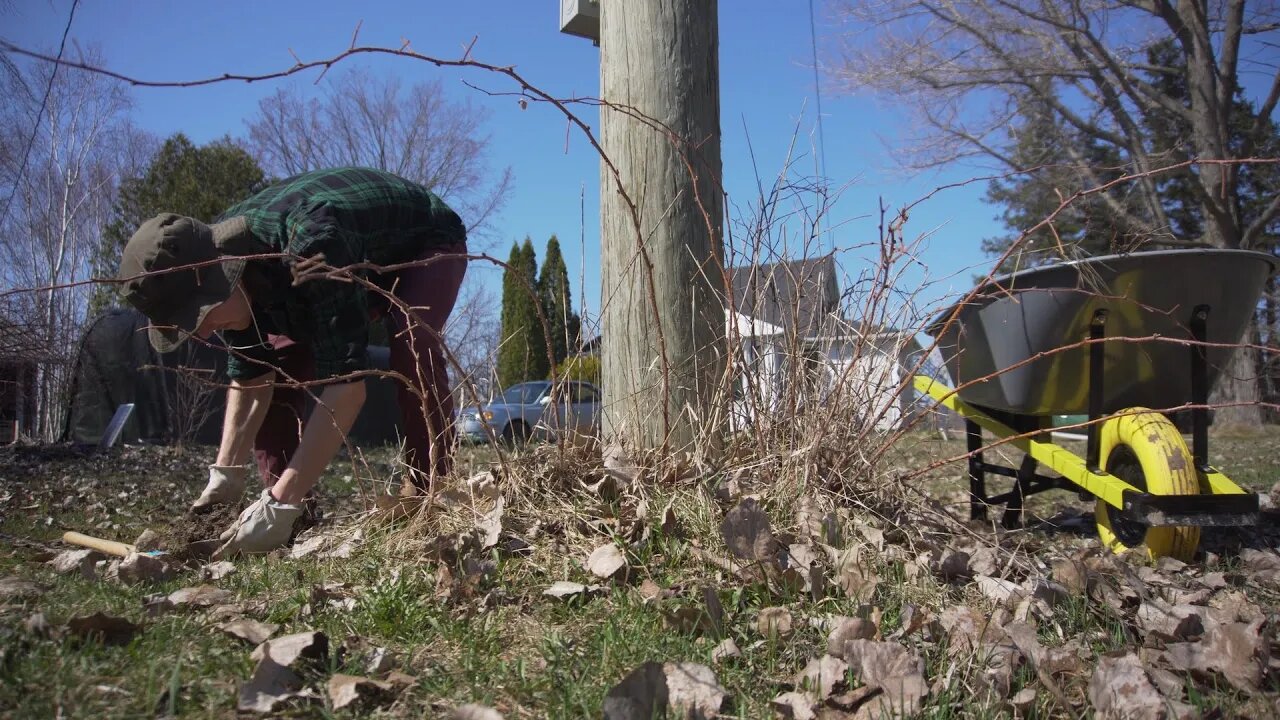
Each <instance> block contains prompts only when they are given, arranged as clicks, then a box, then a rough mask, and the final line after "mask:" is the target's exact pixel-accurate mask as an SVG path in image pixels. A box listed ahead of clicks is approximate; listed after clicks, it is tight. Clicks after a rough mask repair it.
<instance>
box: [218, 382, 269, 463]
mask: <svg viewBox="0 0 1280 720" xmlns="http://www.w3.org/2000/svg"><path fill="white" fill-rule="evenodd" d="M275 379H276V374H275V373H274V372H269V373H267V374H265V375H262V376H260V377H256V378H253V379H251V380H244V381H240V380H232V381H231V386H230V387H229V388H227V412H226V415H224V416H223V419H222V442H221V443H220V444H219V446H218V459H217V464H218V465H244V464H245V463H247V462H249V455H250V454H251V453H252V452H253V439H254V438H255V437H256V436H257V435H258V428H260V427H262V419H263V418H265V417H266V416H267V408H268V407H270V405H271V394H272V392H273V390H272V387H273V385H272V383H273V382H275Z"/></svg>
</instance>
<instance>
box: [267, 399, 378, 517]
mask: <svg viewBox="0 0 1280 720" xmlns="http://www.w3.org/2000/svg"><path fill="white" fill-rule="evenodd" d="M364 397H365V390H364V381H363V380H359V381H356V382H351V383H343V384H341V385H330V386H329V387H326V388H325V389H324V391H323V392H321V393H320V402H319V403H318V404H317V405H316V407H315V409H314V410H312V411H311V416H310V417H308V418H307V424H306V427H305V428H304V429H303V431H302V442H301V443H300V444H299V445H298V451H297V452H295V453H294V454H293V459H292V460H290V461H289V467H288V468H286V469H285V471H284V472H283V473H281V475H280V480H279V481H278V482H276V484H275V486H274V487H273V488H272V492H271V494H272V495H274V496H275V498H276V499H277V500H279V501H280V502H283V503H289V504H297V503H300V502H302V498H303V497H304V496H305V495H306V494H307V492H308V491H309V490H311V488H313V487H315V485H316V482H317V481H319V480H320V474H321V473H323V472H324V469H325V467H326V466H328V464H329V461H330V460H332V459H333V456H334V455H336V454H337V453H338V448H339V447H342V443H343V442H345V441H346V438H347V433H348V432H349V431H350V430H351V426H352V425H353V424H355V421H356V416H357V415H359V414H360V407H361V406H362V405H364Z"/></svg>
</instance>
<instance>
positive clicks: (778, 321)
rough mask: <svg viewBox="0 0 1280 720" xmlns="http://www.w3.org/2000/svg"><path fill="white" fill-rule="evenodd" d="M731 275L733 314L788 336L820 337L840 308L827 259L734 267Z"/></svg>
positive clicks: (831, 264) (832, 267) (830, 261)
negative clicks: (761, 322) (767, 325)
mask: <svg viewBox="0 0 1280 720" xmlns="http://www.w3.org/2000/svg"><path fill="white" fill-rule="evenodd" d="M730 273H731V277H732V282H733V307H734V310H736V311H737V312H738V313H740V314H742V315H745V316H747V317H750V318H754V319H756V320H761V321H764V322H766V323H768V324H770V325H773V326H776V327H779V328H781V329H782V330H783V331H784V332H787V333H796V334H797V335H799V336H800V337H814V336H817V335H822V334H824V333H825V332H826V330H825V328H826V326H827V324H828V323H829V318H831V317H832V316H833V314H834V313H835V312H836V311H837V309H838V308H839V304H840V289H839V286H838V285H837V283H836V264H835V260H834V259H833V258H832V257H831V256H830V255H826V256H824V257H820V258H814V259H811V260H793V261H790V262H779V263H768V264H765V265H751V266H746V267H736V268H732V269H731V270H730Z"/></svg>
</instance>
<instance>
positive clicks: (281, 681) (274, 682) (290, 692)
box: [236, 657, 302, 713]
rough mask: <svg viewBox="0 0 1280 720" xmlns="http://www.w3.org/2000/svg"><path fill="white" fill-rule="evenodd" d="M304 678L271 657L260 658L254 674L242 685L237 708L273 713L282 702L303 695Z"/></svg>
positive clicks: (245, 710)
mask: <svg viewBox="0 0 1280 720" xmlns="http://www.w3.org/2000/svg"><path fill="white" fill-rule="evenodd" d="M301 688H302V678H300V677H298V674H297V673H295V672H293V671H292V670H290V669H289V668H287V667H284V666H283V665H280V664H279V663H277V662H274V661H272V660H271V658H269V657H264V658H261V659H260V660H258V664H257V665H256V666H255V667H254V669H253V675H251V676H249V679H248V680H247V681H245V683H244V684H243V685H241V686H240V695H239V697H238V699H237V701H236V709H238V710H240V711H241V712H256V713H271V712H274V711H275V709H276V707H277V706H278V705H280V704H281V703H283V702H285V701H287V700H290V699H293V698H296V697H301V696H302V695H301V693H299V692H298V691H299V690H300V689H301Z"/></svg>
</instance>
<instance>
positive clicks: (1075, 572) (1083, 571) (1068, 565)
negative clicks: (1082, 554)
mask: <svg viewBox="0 0 1280 720" xmlns="http://www.w3.org/2000/svg"><path fill="white" fill-rule="evenodd" d="M1051 572H1052V574H1053V579H1054V580H1055V581H1057V582H1058V583H1059V584H1060V585H1062V586H1063V587H1065V588H1066V589H1067V591H1068V592H1070V593H1072V594H1074V595H1083V594H1084V593H1085V592H1087V591H1088V590H1089V569H1088V568H1087V567H1085V564H1084V563H1082V562H1080V561H1079V560H1076V559H1074V558H1063V559H1061V560H1055V561H1054V563H1053V566H1052V570H1051Z"/></svg>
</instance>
